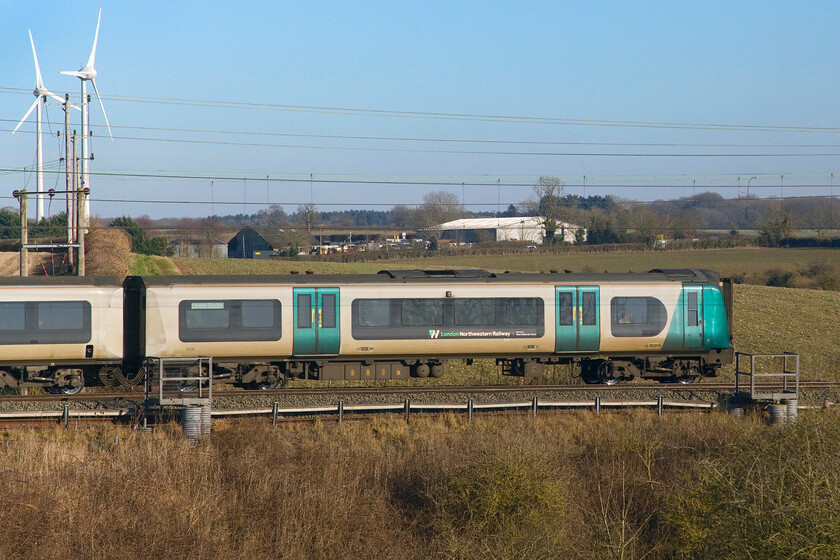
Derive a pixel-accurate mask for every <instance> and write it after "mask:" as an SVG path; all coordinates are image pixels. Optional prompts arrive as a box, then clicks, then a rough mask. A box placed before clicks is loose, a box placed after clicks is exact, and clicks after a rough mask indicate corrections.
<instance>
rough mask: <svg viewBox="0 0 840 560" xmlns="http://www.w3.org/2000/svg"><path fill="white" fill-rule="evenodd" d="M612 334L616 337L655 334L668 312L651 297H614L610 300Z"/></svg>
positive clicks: (662, 325)
mask: <svg viewBox="0 0 840 560" xmlns="http://www.w3.org/2000/svg"><path fill="white" fill-rule="evenodd" d="M610 315H611V319H612V321H611V322H612V325H611V326H612V334H613V336H617V337H630V336H656V335H658V334H659V333H660V332H662V329H664V328H665V323H666V322H667V321H668V313H667V311H666V310H665V306H664V305H663V304H662V302H661V301H659V300H658V299H656V298H652V297H616V298H613V299H612V300H611V301H610Z"/></svg>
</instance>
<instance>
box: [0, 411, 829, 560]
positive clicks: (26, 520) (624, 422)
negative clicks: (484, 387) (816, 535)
mask: <svg viewBox="0 0 840 560" xmlns="http://www.w3.org/2000/svg"><path fill="white" fill-rule="evenodd" d="M817 418H818V419H817V420H814V419H811V418H808V417H807V416H806V417H803V418H802V421H801V422H800V424H799V425H798V426H790V427H786V428H785V429H784V430H782V431H780V430H773V429H769V428H766V427H765V426H763V425H762V423H761V422H758V421H756V420H755V419H754V417H749V418H747V419H734V418H731V417H728V416H726V415H723V414H712V415H690V416H687V415H671V416H665V417H662V418H658V417H656V416H655V415H653V414H649V413H633V414H624V413H615V414H605V415H602V416H595V415H594V414H591V413H568V414H546V415H542V416H540V417H539V418H537V419H532V418H530V417H528V416H525V415H523V416H506V417H504V418H488V417H478V418H477V419H476V421H475V422H474V423H473V424H467V423H465V421H464V419H463V418H462V417H455V416H451V415H447V416H437V417H427V418H421V417H415V418H414V419H413V420H412V422H411V423H409V424H406V423H405V422H404V421H402V420H401V419H396V418H392V419H388V418H377V419H374V420H371V421H367V422H363V423H352V424H344V425H336V424H328V425H326V424H321V423H316V424H314V425H292V426H282V427H278V428H271V426H270V424H269V422H268V421H267V420H264V419H263V420H252V421H240V422H236V423H232V422H230V421H217V422H216V423H215V425H214V430H215V432H214V435H213V437H212V438H211V439H210V440H209V441H202V442H201V443H200V444H199V445H198V446H196V447H189V446H188V445H187V444H186V443H185V442H184V440H183V438H182V437H181V436H180V434H179V433H178V430H177V428H176V427H174V426H169V427H164V428H159V429H158V431H156V432H155V433H154V434H151V435H149V434H142V433H137V432H132V431H129V430H126V429H118V428H109V429H90V430H82V431H80V432H72V431H69V430H61V429H56V430H48V431H42V432H5V433H0V472H2V473H3V477H2V478H0V503H2V506H3V507H2V508H0V523H2V526H3V527H4V538H3V539H0V558H35V559H38V558H121V559H123V560H133V559H135V558H161V557H165V558H175V559H177V558H199V559H200V558H248V559H262V558H266V559H267V558H326V557H337V558H373V559H376V558H388V559H390V558H406V559H413V558H417V559H419V558H561V557H562V558H579V559H584V558H586V559H590V558H594V559H601V558H603V559H607V558H626V559H636V558H638V559H641V558H650V559H658V558H674V557H684V553H688V556H685V557H696V556H691V554H690V551H691V550H692V549H691V548H686V549H683V547H695V548H696V547H697V546H698V541H697V540H696V539H695V540H689V541H685V542H684V541H683V536H684V533H682V532H680V531H678V530H677V527H695V526H699V525H698V524H703V523H704V524H705V525H704V526H705V527H711V526H712V524H711V521H713V519H712V518H705V517H703V516H705V515H706V508H707V507H713V506H715V505H716V504H715V503H712V502H709V501H708V500H710V499H713V498H715V497H716V494H715V493H714V490H715V488H717V486H715V484H716V483H717V482H719V480H718V479H716V478H715V477H714V476H711V477H710V476H705V475H704V473H705V474H709V473H712V474H713V473H715V472H718V471H717V469H716V467H715V465H718V464H719V463H718V462H719V461H720V460H721V459H724V460H728V459H727V457H733V456H737V455H733V451H737V450H738V449H739V448H742V447H743V449H744V450H745V452H747V453H749V454H750V455H749V456H747V457H743V458H740V459H738V464H744V465H747V466H748V465H750V464H751V462H754V463H755V464H760V465H764V466H763V468H764V469H765V470H763V471H762V473H761V474H762V478H761V485H760V486H750V485H749V484H744V485H743V487H744V488H752V489H753V490H754V492H755V494H754V495H753V494H751V495H744V494H741V495H739V496H730V498H731V500H730V501H729V502H726V503H725V504H723V505H722V506H720V505H719V504H718V505H719V506H720V507H728V508H736V509H731V510H730V509H727V510H724V511H717V512H716V513H715V514H714V515H715V516H718V515H730V516H732V515H734V514H737V513H738V511H739V510H737V508H739V507H741V506H742V505H743V504H744V503H749V504H751V507H752V508H753V509H752V510H751V511H750V512H749V514H750V515H753V516H755V517H754V519H755V520H758V519H761V517H760V516H761V515H762V513H763V512H764V511H767V512H768V513H769V514H770V515H771V517H769V518H767V522H768V523H769V522H772V523H774V524H777V526H779V527H780V528H781V527H783V522H784V517H783V516H781V517H779V515H780V514H782V513H784V511H788V512H789V513H791V514H792V515H793V514H795V515H796V516H798V517H797V519H798V520H799V521H800V522H802V523H805V522H806V521H808V520H809V519H810V518H809V517H808V515H809V513H808V511H809V509H808V508H809V506H810V504H812V503H820V504H824V503H829V502H831V500H828V501H826V500H825V499H822V498H820V497H819V496H825V495H827V494H829V495H832V496H835V497H836V494H835V493H836V492H838V489H837V487H836V486H835V483H836V478H837V477H836V476H835V475H833V474H832V473H837V472H840V464H838V461H840V459H838V457H840V455H837V454H836V453H835V452H834V448H835V447H837V445H836V444H832V445H833V447H830V449H827V451H826V452H824V453H818V454H819V456H820V459H819V461H818V462H815V463H813V464H811V463H809V461H810V458H809V456H808V454H807V453H796V454H789V455H788V454H784V453H782V452H781V448H782V447H784V441H799V442H807V441H810V440H811V439H813V441H814V442H817V443H818V444H819V445H825V442H826V441H827V440H826V437H829V436H827V435H825V436H823V437H819V434H830V433H836V430H837V429H840V417H838V415H837V414H835V413H831V412H826V413H820V416H819V417H817ZM785 438H787V439H785ZM835 439H836V438H835ZM819 442H823V443H819ZM768 446H770V447H772V448H773V449H777V448H778V449H777V451H779V453H776V452H774V453H772V454H771V455H772V457H769V459H771V461H769V462H768V461H766V460H765V459H767V457H766V455H767V454H766V453H764V449H767V448H768ZM807 447H808V446H807V445H806V444H804V443H802V444H800V445H799V448H802V449H807ZM815 452H816V451H815ZM772 468H783V469H784V472H790V473H806V472H807V473H809V474H808V476H798V477H796V481H795V488H796V489H797V492H799V494H797V500H802V505H801V506H800V505H798V502H794V503H789V504H785V506H786V507H785V508H779V507H778V504H777V503H762V502H761V501H760V499H761V493H762V492H771V493H774V494H773V495H775V493H777V492H779V491H782V492H784V491H785V490H786V489H787V488H788V487H787V486H784V485H785V484H787V483H786V479H785V478H784V477H782V478H779V479H777V478H775V477H774V476H773V474H772V473H773V471H772V470H767V469H772ZM809 468H810V470H808V469H809ZM687 481H691V484H687ZM707 482H708V484H707ZM827 482H830V483H831V486H830V487H827V486H825V483H827ZM709 484H710V485H711V486H709ZM778 484H782V485H783V486H784V487H776V485H778ZM739 487H740V486H739ZM790 487H791V488H793V487H794V485H791V486H790ZM684 498H685V499H684ZM715 499H716V498H715ZM832 499H834V498H832ZM835 501H836V500H835ZM819 511H820V512H823V510H819ZM821 515H822V513H821ZM671 520H674V521H673V522H672V521H671ZM820 522H821V523H822V525H821V527H822V529H823V530H822V531H821V535H825V536H824V537H823V538H825V539H827V541H825V542H824V543H823V544H824V545H825V546H829V547H830V546H833V547H834V548H822V550H823V551H833V552H835V553H836V552H837V543H836V542H834V541H836V539H837V537H836V535H840V530H837V529H840V527H838V526H837V525H838V523H839V522H838V520H837V516H834V517H831V518H826V519H823V520H821V521H820ZM674 523H676V525H675V524H674ZM828 529H831V530H828ZM780 530H782V531H783V528H781V529H780ZM773 534H774V532H773V531H772V530H769V529H768V530H767V531H764V532H763V533H762V534H761V535H760V536H757V537H756V539H765V541H766V542H765V541H762V542H758V543H751V542H749V539H750V535H749V534H748V532H744V533H740V532H737V531H735V532H730V533H729V534H728V533H727V532H726V531H720V532H719V533H718V534H716V535H715V538H716V539H717V541H725V540H726V539H731V540H730V541H726V542H721V546H724V545H725V548H726V550H732V551H735V552H734V555H730V556H727V557H729V558H746V557H747V555H746V554H738V553H737V551H738V549H739V547H740V548H741V549H743V550H744V551H754V550H760V549H761V547H760V546H758V547H756V546H753V545H756V544H757V545H762V546H764V545H772V546H777V545H776V543H774V542H773ZM832 535H834V536H832ZM803 538H804V539H805V540H806V541H807V535H804V536H801V537H797V536H796V535H793V536H792V537H790V536H789V537H786V539H785V541H786V542H787V541H792V544H793V545H796V544H797V543H800V544H801V541H802V539H803ZM737 539H741V540H740V541H739V540H737ZM797 539H798V540H797ZM777 540H778V539H777ZM776 550H779V551H781V552H784V550H786V549H779V548H777V549H776ZM794 550H795V549H794ZM783 556H784V555H783ZM752 557H761V556H752ZM764 557H767V556H764ZM775 557H780V556H775ZM810 557H811V556H809V558H810ZM825 557H828V556H825Z"/></svg>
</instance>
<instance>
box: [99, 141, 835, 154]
mask: <svg viewBox="0 0 840 560" xmlns="http://www.w3.org/2000/svg"><path fill="white" fill-rule="evenodd" d="M113 139H114V140H130V141H140V142H164V143H170V144H202V145H216V146H239V147H251V148H255V147H259V148H284V149H302V150H337V151H351V152H401V153H421V154H460V155H488V156H542V157H628V158H658V157H666V158H672V157H691V158H741V157H834V156H840V152H808V153H801V152H797V153H782V152H766V153H732V152H719V153H715V152H712V153H703V152H691V153H687V152H674V153H667V152H654V153H645V152H549V151H544V152H543V151H504V150H453V149H448V150H446V149H437V150H433V149H422V148H382V147H364V146H319V145H307V144H266V143H264V142H232V141H224V140H190V139H179V138H145V137H131V136H114V137H113Z"/></svg>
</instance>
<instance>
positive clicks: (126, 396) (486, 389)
mask: <svg viewBox="0 0 840 560" xmlns="http://www.w3.org/2000/svg"><path fill="white" fill-rule="evenodd" d="M799 385H800V389H840V382H838V381H802V382H800V384H799ZM763 387H779V388H780V387H781V385H769V384H768V385H763ZM628 391H632V392H634V393H649V394H651V395H655V394H657V393H662V392H663V391H668V392H675V393H683V392H684V393H698V392H707V391H714V392H726V391H733V392H734V391H735V384H734V383H692V384H688V385H681V384H678V383H674V384H670V383H669V384H632V383H627V384H618V385H611V386H608V385H474V386H455V385H446V386H437V387H418V386H410V387H318V388H283V389H270V390H262V391H247V390H243V389H224V390H217V391H213V396H214V397H216V398H236V397H307V396H329V395H342V396H357V397H358V396H381V395H403V396H407V397H410V396H411V395H435V394H436V395H447V394H450V395H451V394H458V395H462V394H485V395H486V394H498V395H502V394H512V393H518V394H522V393H525V394H537V393H540V394H545V393H561V392H562V393H592V392H597V393H602V394H609V393H622V392H628ZM182 394H183V395H185V396H188V395H191V394H193V393H190V392H184V393H182ZM143 400H145V394H144V393H143V392H141V391H120V392H97V393H93V392H90V393H81V394H78V395H3V396H0V403H2V402H8V403H12V402H21V403H23V402H27V403H28V402H64V403H72V402H97V401H103V402H105V401H107V402H115V401H116V402H126V403H133V402H142V401H143Z"/></svg>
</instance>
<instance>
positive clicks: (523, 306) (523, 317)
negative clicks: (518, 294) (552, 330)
mask: <svg viewBox="0 0 840 560" xmlns="http://www.w3.org/2000/svg"><path fill="white" fill-rule="evenodd" d="M505 308H506V315H505V323H506V324H508V325H536V324H537V320H538V318H539V313H538V306H537V298H507V299H506V300H505Z"/></svg>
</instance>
